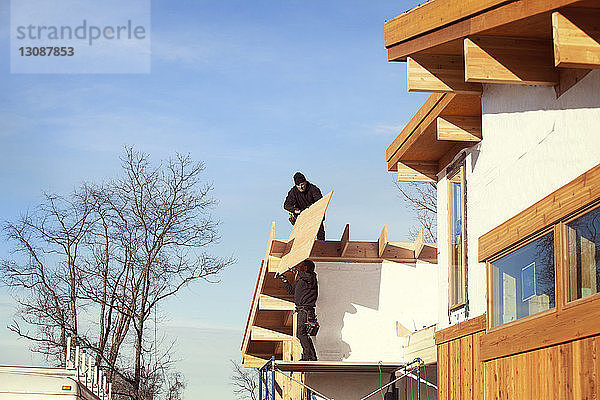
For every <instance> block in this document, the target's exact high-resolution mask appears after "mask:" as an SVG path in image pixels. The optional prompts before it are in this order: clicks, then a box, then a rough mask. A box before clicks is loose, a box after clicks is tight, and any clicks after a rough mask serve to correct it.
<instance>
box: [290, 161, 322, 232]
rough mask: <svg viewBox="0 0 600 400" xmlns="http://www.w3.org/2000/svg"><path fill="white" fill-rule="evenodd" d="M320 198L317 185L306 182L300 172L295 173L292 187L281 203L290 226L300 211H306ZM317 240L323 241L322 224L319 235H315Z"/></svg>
mask: <svg viewBox="0 0 600 400" xmlns="http://www.w3.org/2000/svg"><path fill="white" fill-rule="evenodd" d="M322 197H323V195H322V194H321V190H320V189H319V188H318V187H317V185H315V184H312V183H310V182H309V181H307V180H306V178H305V177H304V175H303V174H302V173H301V172H296V173H295V174H294V186H293V187H292V188H291V189H290V191H289V192H288V194H287V197H286V198H285V201H284V202H283V208H285V209H286V210H287V211H288V212H289V213H290V222H291V223H292V225H294V224H295V223H296V219H297V218H298V215H300V213H301V212H302V211H304V210H306V209H307V208H308V207H310V206H311V205H312V204H313V203H315V202H316V201H317V200H319V199H320V198H322ZM317 239H318V240H325V227H324V226H323V223H321V227H320V228H319V233H317Z"/></svg>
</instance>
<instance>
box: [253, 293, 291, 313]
mask: <svg viewBox="0 0 600 400" xmlns="http://www.w3.org/2000/svg"><path fill="white" fill-rule="evenodd" d="M258 309H259V310H274V311H290V310H292V311H293V310H294V303H293V302H291V301H287V300H284V299H280V298H277V297H273V296H269V295H266V294H261V295H260V298H259V301H258Z"/></svg>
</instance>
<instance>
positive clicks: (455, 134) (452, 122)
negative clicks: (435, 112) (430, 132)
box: [436, 115, 481, 143]
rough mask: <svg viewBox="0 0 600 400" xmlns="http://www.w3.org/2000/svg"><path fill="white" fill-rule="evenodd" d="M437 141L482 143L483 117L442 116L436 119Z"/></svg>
mask: <svg viewBox="0 0 600 400" xmlns="http://www.w3.org/2000/svg"><path fill="white" fill-rule="evenodd" d="M436 130H437V132H436V134H437V140H450V141H455V142H473V143H477V142H480V141H481V115H480V116H477V117H473V116H465V115H442V116H439V117H437V119H436Z"/></svg>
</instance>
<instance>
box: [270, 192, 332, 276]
mask: <svg viewBox="0 0 600 400" xmlns="http://www.w3.org/2000/svg"><path fill="white" fill-rule="evenodd" d="M332 195H333V191H331V192H329V193H327V194H326V195H325V196H323V198H322V199H320V200H319V201H317V202H316V203H315V204H313V205H311V206H310V207H308V208H307V209H306V210H304V211H303V212H302V213H301V214H300V215H299V216H298V219H297V220H296V224H295V225H294V229H292V233H291V234H290V240H289V241H288V243H291V246H292V247H291V249H290V252H289V253H287V254H286V255H284V256H283V257H282V258H281V263H279V268H278V269H279V270H280V271H285V270H287V269H289V268H291V267H293V266H295V265H298V263H300V262H302V261H304V260H306V259H307V258H309V257H310V253H311V251H312V248H313V245H314V243H315V239H316V238H317V233H318V232H319V228H320V227H321V222H323V218H325V211H326V210H327V206H328V205H329V201H330V200H331V196H332Z"/></svg>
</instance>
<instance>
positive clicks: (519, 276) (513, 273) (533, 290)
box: [491, 232, 555, 326]
mask: <svg viewBox="0 0 600 400" xmlns="http://www.w3.org/2000/svg"><path fill="white" fill-rule="evenodd" d="M491 274H492V276H491V278H492V304H491V306H492V326H498V325H502V324H506V323H508V322H512V321H515V320H517V319H520V318H524V317H528V316H530V315H533V314H537V313H539V312H542V311H545V310H549V309H550V308H554V304H555V295H554V286H555V283H554V233H553V232H550V233H546V234H545V235H543V236H541V237H538V238H537V239H535V240H533V241H532V242H529V243H527V244H526V245H524V246H522V247H519V248H518V249H516V250H514V251H513V252H511V253H509V254H507V255H505V256H503V257H501V258H499V259H497V260H496V261H493V262H492V263H491Z"/></svg>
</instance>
